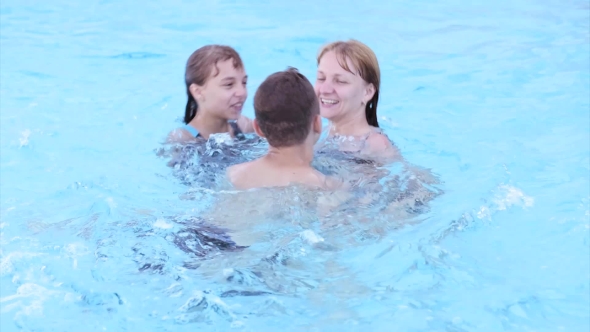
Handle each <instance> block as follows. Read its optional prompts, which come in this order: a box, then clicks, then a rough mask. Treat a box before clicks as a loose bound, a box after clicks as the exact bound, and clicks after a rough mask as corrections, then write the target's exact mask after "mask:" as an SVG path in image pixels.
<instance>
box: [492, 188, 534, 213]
mask: <svg viewBox="0 0 590 332" xmlns="http://www.w3.org/2000/svg"><path fill="white" fill-rule="evenodd" d="M499 191H500V192H499V193H498V194H497V195H496V198H495V199H494V203H496V206H497V209H498V210H500V211H502V210H506V209H507V208H509V207H511V206H514V205H516V206H522V207H525V208H527V207H531V206H533V205H534V204H535V200H534V198H532V197H530V196H527V195H525V194H524V193H523V192H522V190H520V189H518V188H516V187H513V186H510V185H501V186H500V187H499Z"/></svg>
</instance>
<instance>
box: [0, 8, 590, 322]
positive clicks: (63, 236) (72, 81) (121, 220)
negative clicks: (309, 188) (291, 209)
mask: <svg viewBox="0 0 590 332" xmlns="http://www.w3.org/2000/svg"><path fill="white" fill-rule="evenodd" d="M589 7H590V6H589V4H588V2H587V1H565V2H564V1H544V2H542V3H539V2H535V1H516V2H508V1H499V2H495V3H493V4H492V3H489V2H483V1H480V2H469V3H468V2H461V1H433V2H428V1H418V2H416V1H413V2H411V1H402V2H394V3H390V2H385V1H381V2H372V3H367V4H363V5H361V4H359V3H357V2H353V1H338V2H336V1H326V2H321V3H317V2H312V1H300V2H297V3H295V2H293V3H288V2H278V1H275V2H271V1H260V2H256V3H251V2H247V1H207V2H205V1H193V2H190V1H170V2H161V1H145V2H141V3H138V2H132V1H122V2H114V1H88V2H78V3H71V2H66V1H54V2H41V1H27V2H22V1H15V0H3V1H2V3H1V4H0V34H1V36H0V43H1V44H0V52H1V56H0V68H1V70H0V79H1V81H0V92H1V97H0V109H1V121H0V132H1V133H0V151H1V158H0V167H1V169H0V170H1V184H0V185H1V188H0V190H1V192H0V194H1V195H0V204H1V208H0V217H1V218H2V220H1V221H0V227H1V228H0V231H1V238H0V241H1V242H0V244H1V246H2V248H1V253H0V255H1V257H0V259H1V263H0V264H1V265H0V290H1V299H0V304H1V306H2V309H1V319H0V324H1V325H0V329H1V330H2V331H13V330H27V331H65V330H67V331H74V330H86V331H102V330H105V329H106V330H115V331H120V330H157V331H168V330H170V331H171V330H189V329H191V330H192V329H195V328H198V329H211V330H226V329H230V328H234V329H238V330H239V329H243V330H252V331H255V330H260V329H266V330H279V329H284V330H318V331H320V330H321V331H324V330H367V329H371V330H376V331H390V330H395V331H503V330H507V331H588V330H589V329H590V314H589V312H590V286H589V280H590V249H589V247H590V236H589V233H590V222H589V218H590V212H589V211H590V181H589V173H590V134H589V133H590V60H589V56H590V46H589V42H590V32H589V29H590V23H589V20H590V14H589V11H590V9H589ZM347 38H357V39H359V40H361V41H363V42H365V43H367V44H368V45H369V46H371V47H372V48H373V50H374V51H375V52H376V54H377V56H378V58H379V60H380V64H381V73H382V92H381V101H380V105H379V112H380V117H381V118H380V123H381V124H382V126H383V127H384V129H385V130H386V132H387V133H388V134H389V136H390V137H391V138H392V140H393V141H394V142H395V143H396V144H397V145H398V146H399V148H400V149H401V151H402V153H403V155H404V156H405V157H406V159H407V160H409V161H410V162H412V163H414V164H417V165H421V166H424V167H428V168H431V169H432V171H433V172H434V173H436V174H438V175H439V176H440V178H441V179H442V181H444V184H443V185H442V189H443V190H444V191H445V194H444V195H442V196H440V197H439V198H437V199H436V200H435V201H434V202H433V204H432V209H431V211H430V212H429V213H428V215H427V216H426V221H424V222H422V223H419V224H417V225H411V226H407V227H404V228H402V229H400V230H398V231H396V232H392V233H391V234H388V236H387V237H386V238H385V239H383V240H382V241H378V242H375V243H371V244H368V245H366V246H357V247H351V248H349V249H346V250H342V251H340V252H338V253H336V254H335V256H333V257H332V256H331V258H330V259H334V260H336V261H338V263H339V264H341V265H343V266H346V267H347V269H348V271H349V272H351V273H353V274H354V276H355V280H356V281H357V282H360V283H361V284H363V285H364V286H366V288H367V289H368V290H367V291H366V292H365V293H362V294H361V295H358V296H353V297H352V298H349V299H344V300H343V299H342V298H341V297H340V295H341V294H340V290H339V289H338V288H337V287H334V288H330V287H328V286H325V287H323V286H324V285H329V284H330V282H331V281H328V280H325V281H317V280H316V282H318V283H319V285H318V287H317V289H318V290H321V291H316V293H317V294H315V295H313V296H312V293H311V292H308V293H306V292H302V293H297V296H286V297H272V296H260V297H235V298H227V299H225V298H224V299H220V298H219V297H218V295H219V293H220V292H221V289H223V288H224V286H223V284H221V283H220V282H218V279H216V278H210V279H207V278H203V277H200V276H196V275H191V274H190V273H189V272H190V271H189V272H186V271H180V270H178V269H176V270H175V266H176V265H174V264H173V263H170V265H171V271H168V273H167V274H165V275H152V274H150V275H148V274H141V273H137V268H136V266H135V265H134V264H135V263H134V262H133V259H134V257H132V254H131V253H132V250H131V248H132V247H134V246H136V245H138V244H140V247H141V248H142V249H141V250H145V252H146V254H145V255H147V256H149V255H152V256H153V257H156V256H158V255H160V254H161V252H166V255H168V256H170V257H176V258H170V261H172V262H174V260H175V259H178V260H180V259H181V257H179V256H178V255H180V254H179V253H177V252H175V251H174V248H172V247H169V246H168V247H167V245H168V244H167V243H165V241H164V240H161V241H160V242H158V241H159V240H157V239H152V240H150V239H144V238H139V237H138V235H137V234H138V232H140V231H145V232H152V230H151V227H153V225H154V222H155V221H156V219H157V218H158V216H164V215H173V214H178V213H189V212H190V211H192V210H194V209H195V204H197V205H198V204H199V202H198V201H194V200H186V199H182V194H183V193H184V192H186V190H187V188H186V187H185V186H183V185H182V184H180V183H178V182H177V181H175V179H174V178H173V177H172V176H170V170H169V169H168V168H167V167H166V166H165V162H164V161H163V160H161V159H158V158H157V157H156V155H155V153H154V150H155V149H157V148H158V147H159V143H160V142H161V140H162V139H163V137H164V136H165V135H166V133H167V132H168V131H169V130H170V129H172V128H174V127H175V126H178V125H179V124H180V123H179V119H180V117H181V116H182V112H183V108H184V103H185V95H184V86H183V70H184V64H185V61H186V58H187V57H188V56H189V55H190V53H191V52H192V51H194V50H195V49H196V48H198V47H200V46H201V45H204V44H207V43H221V44H229V45H232V46H234V47H235V48H236V49H237V50H238V51H239V52H240V54H241V55H242V57H243V60H244V62H245V65H246V70H247V72H248V74H249V76H250V79H249V84H248V86H249V93H250V97H249V99H248V101H247V107H245V110H244V113H245V114H246V115H249V116H252V115H253V110H252V104H251V101H252V98H251V97H252V96H253V94H254V91H255V89H256V87H257V86H258V85H259V84H260V82H261V81H262V80H263V79H264V78H265V77H266V76H267V75H269V74H270V73H272V72H274V71H277V70H282V69H284V68H285V67H287V66H294V67H297V68H299V69H300V70H301V71H302V72H303V73H304V74H305V75H307V76H308V77H309V78H310V79H312V80H313V79H315V55H316V52H317V50H318V48H319V47H320V46H321V45H322V44H324V43H325V42H328V41H331V40H335V39H347ZM458 220H461V221H460V222H458ZM138 229H139V230H138ZM153 229H154V230H153V232H155V233H158V232H159V230H158V228H157V227H153ZM320 235H321V234H320ZM159 239H161V238H159ZM162 241H164V242H162ZM301 245H302V246H304V244H301ZM175 255H177V256H175ZM101 257H102V259H101ZM105 257H106V258H105ZM317 257H318V258H317V260H319V261H321V260H322V259H324V257H325V256H322V254H319V253H318V254H317ZM310 260H312V261H313V259H310ZM220 264H221V263H220ZM227 268H231V267H229V266H228V267H227ZM313 268H314V265H313V264H312V263H310V266H308V267H306V269H307V271H311V272H313V270H312V269H313ZM311 272H310V273H311ZM175 273H176V274H182V275H183V278H181V280H180V281H175V277H174V275H175ZM220 274H222V272H221V270H220ZM177 288H178V289H180V290H178V289H177ZM115 294H116V295H115ZM203 297H207V298H208V299H209V303H218V307H219V308H221V309H215V310H212V311H207V312H205V313H198V312H197V311H196V310H186V306H187V303H189V302H190V301H191V299H200V298H203ZM213 307H214V306H210V307H209V308H213Z"/></svg>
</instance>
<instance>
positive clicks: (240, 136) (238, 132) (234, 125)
mask: <svg viewBox="0 0 590 332" xmlns="http://www.w3.org/2000/svg"><path fill="white" fill-rule="evenodd" d="M229 125H230V126H231V129H232V130H233V132H234V137H235V138H237V139H239V140H242V139H244V138H245V136H244V133H243V132H242V129H240V126H238V123H237V122H234V121H230V122H229Z"/></svg>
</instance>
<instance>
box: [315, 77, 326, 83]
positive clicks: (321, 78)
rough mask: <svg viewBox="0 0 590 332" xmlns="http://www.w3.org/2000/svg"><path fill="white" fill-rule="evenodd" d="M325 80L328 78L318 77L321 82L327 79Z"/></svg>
mask: <svg viewBox="0 0 590 332" xmlns="http://www.w3.org/2000/svg"><path fill="white" fill-rule="evenodd" d="M325 80H326V79H325V78H324V77H318V78H317V81H319V82H323V81H325Z"/></svg>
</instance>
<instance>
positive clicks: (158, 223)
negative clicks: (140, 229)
mask: <svg viewBox="0 0 590 332" xmlns="http://www.w3.org/2000/svg"><path fill="white" fill-rule="evenodd" d="M154 227H157V228H161V229H170V228H172V227H174V225H172V224H170V223H167V222H166V220H164V219H162V218H158V219H157V220H156V222H155V223H154Z"/></svg>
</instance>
